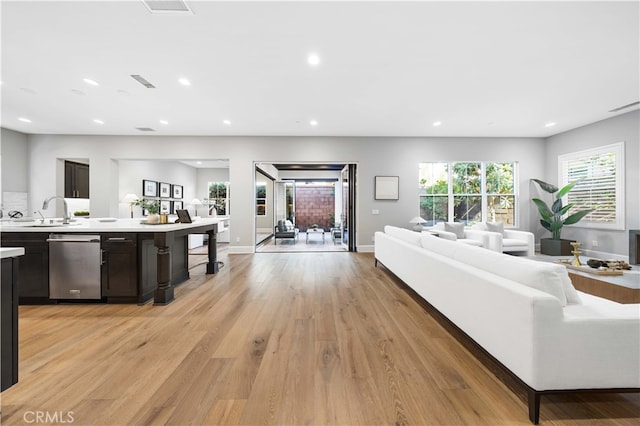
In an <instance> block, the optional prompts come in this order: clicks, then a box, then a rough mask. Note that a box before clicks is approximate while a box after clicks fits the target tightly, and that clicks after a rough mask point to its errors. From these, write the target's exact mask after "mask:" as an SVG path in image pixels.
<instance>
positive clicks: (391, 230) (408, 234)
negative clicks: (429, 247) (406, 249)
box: [384, 225, 421, 246]
mask: <svg viewBox="0 0 640 426" xmlns="http://www.w3.org/2000/svg"><path fill="white" fill-rule="evenodd" d="M384 233H385V234H389V235H391V236H392V237H396V238H398V239H401V240H402V241H405V242H407V243H409V244H413V245H414V246H420V234H421V233H420V232H416V231H411V230H409V229H404V228H398V227H396V226H391V225H386V226H385V227H384Z"/></svg>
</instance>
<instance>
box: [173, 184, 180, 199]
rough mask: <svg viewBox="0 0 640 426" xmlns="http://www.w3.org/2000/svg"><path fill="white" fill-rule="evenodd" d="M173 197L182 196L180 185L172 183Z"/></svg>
mask: <svg viewBox="0 0 640 426" xmlns="http://www.w3.org/2000/svg"><path fill="white" fill-rule="evenodd" d="M173 198H182V185H173Z"/></svg>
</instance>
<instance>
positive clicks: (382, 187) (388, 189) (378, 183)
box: [374, 176, 400, 200]
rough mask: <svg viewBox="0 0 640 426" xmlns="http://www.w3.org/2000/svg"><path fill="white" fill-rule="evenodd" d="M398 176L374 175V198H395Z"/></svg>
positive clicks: (398, 181) (396, 197)
mask: <svg viewBox="0 0 640 426" xmlns="http://www.w3.org/2000/svg"><path fill="white" fill-rule="evenodd" d="M399 183H400V178H399V177H398V176H376V178H375V197H374V198H375V199H376V200H397V199H398V198H399V195H398V187H399Z"/></svg>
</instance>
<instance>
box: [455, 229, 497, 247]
mask: <svg viewBox="0 0 640 426" xmlns="http://www.w3.org/2000/svg"><path fill="white" fill-rule="evenodd" d="M491 234H495V232H487V231H480V230H478V229H465V230H464V237H465V238H469V239H471V240H476V241H479V242H480V243H481V244H482V247H484V248H488V249H491V250H495V249H494V248H493V245H494V244H496V242H495V237H492V236H491ZM500 243H502V241H500ZM500 245H502V244H500Z"/></svg>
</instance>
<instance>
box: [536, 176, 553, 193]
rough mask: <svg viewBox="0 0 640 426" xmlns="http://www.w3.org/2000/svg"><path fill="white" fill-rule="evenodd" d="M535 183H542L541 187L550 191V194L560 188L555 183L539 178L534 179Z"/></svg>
mask: <svg viewBox="0 0 640 426" xmlns="http://www.w3.org/2000/svg"><path fill="white" fill-rule="evenodd" d="M532 180H533V181H534V182H535V183H537V184H538V185H540V188H542V190H543V191H546V192H548V193H549V194H553V193H554V192H556V191H557V190H558V187H557V186H555V185H552V184H550V183H547V182H543V181H541V180H539V179H532Z"/></svg>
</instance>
